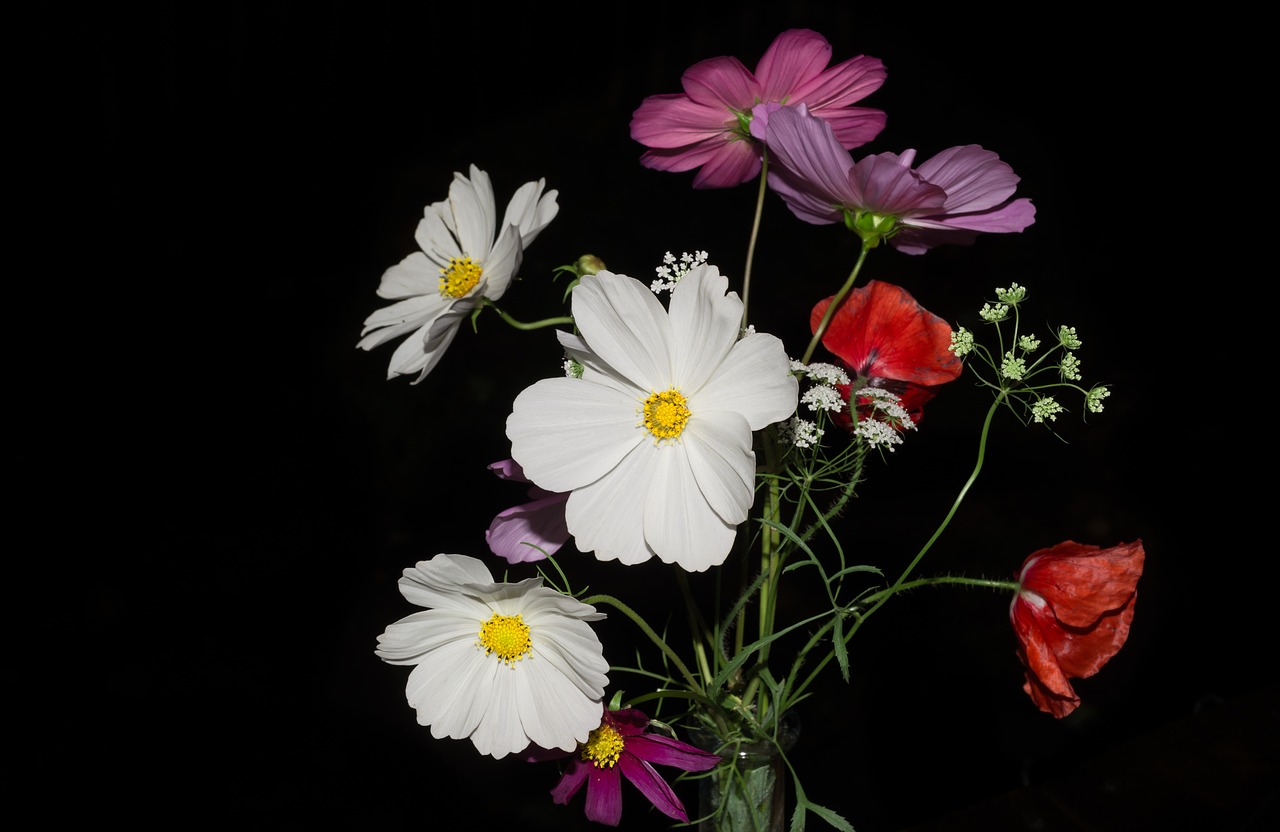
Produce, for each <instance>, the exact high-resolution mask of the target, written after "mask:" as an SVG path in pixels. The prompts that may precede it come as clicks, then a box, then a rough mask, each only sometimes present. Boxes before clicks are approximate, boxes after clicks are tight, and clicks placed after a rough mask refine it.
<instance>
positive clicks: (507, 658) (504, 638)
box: [480, 612, 533, 665]
mask: <svg viewBox="0 0 1280 832" xmlns="http://www.w3.org/2000/svg"><path fill="white" fill-rule="evenodd" d="M480 646H481V647H483V648H484V652H485V655H488V654H490V653H493V654H496V655H497V656H498V660H499V661H502V662H506V663H507V664H508V665H510V664H511V663H512V662H518V661H520V660H521V659H523V658H524V657H525V655H526V654H527V653H529V651H531V650H532V649H533V643H532V642H531V641H529V625H528V624H525V623H524V621H522V620H521V619H520V616H518V615H516V616H510V615H498V614H497V613H496V612H495V613H494V614H493V618H490V619H489V620H488V621H486V622H484V623H483V624H481V625H480Z"/></svg>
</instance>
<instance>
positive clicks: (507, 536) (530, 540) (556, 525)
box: [484, 494, 569, 563]
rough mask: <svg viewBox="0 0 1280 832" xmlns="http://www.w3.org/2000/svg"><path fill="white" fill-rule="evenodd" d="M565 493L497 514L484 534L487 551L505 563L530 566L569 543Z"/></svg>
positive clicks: (567, 497)
mask: <svg viewBox="0 0 1280 832" xmlns="http://www.w3.org/2000/svg"><path fill="white" fill-rule="evenodd" d="M568 500H569V495H568V494H551V495H550V496H547V497H543V498H541V499H537V500H533V501H532V502H528V503H524V504H522V505H518V506H512V507H511V508H509V509H506V510H505V511H502V512H499V513H498V516H496V517H494V518H493V522H492V523H490V524H489V528H488V530H487V531H485V533H484V539H485V542H487V543H488V544H489V549H490V550H491V551H492V552H493V553H494V554H495V555H497V556H498V557H500V558H506V560H507V562H508V563H532V562H534V561H539V560H544V559H545V558H546V557H547V556H548V555H554V554H555V553H556V552H557V551H559V549H560V547H561V546H563V545H564V544H565V542H566V541H568V540H569V529H568V527H567V526H566V525H565V519H564V511H565V503H567V502H568Z"/></svg>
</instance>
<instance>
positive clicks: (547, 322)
mask: <svg viewBox="0 0 1280 832" xmlns="http://www.w3.org/2000/svg"><path fill="white" fill-rule="evenodd" d="M480 303H481V306H482V307H484V306H487V307H489V308H490V309H492V310H493V311H494V312H497V313H498V317H500V318H502V320H504V321H506V322H507V323H509V324H511V326H513V327H515V328H516V329H524V330H531V329H544V328H546V327H549V326H562V325H569V324H572V323H573V318H569V317H559V318H543V319H542V320H540V321H533V322H531V323H525V322H524V321H517V320H516V319H515V318H513V317H511V316H510V315H508V314H507V313H506V312H504V311H502V310H501V309H499V308H498V306H497V305H496V304H495V303H494V302H493V301H491V300H489V299H488V298H484V299H483V300H481V302H480Z"/></svg>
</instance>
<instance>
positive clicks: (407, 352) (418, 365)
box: [388, 295, 477, 384]
mask: <svg viewBox="0 0 1280 832" xmlns="http://www.w3.org/2000/svg"><path fill="white" fill-rule="evenodd" d="M476 303H477V300H476V296H475V295H472V296H469V297H465V298H462V299H460V300H455V301H453V302H452V303H451V304H450V305H449V306H448V307H447V308H446V309H445V310H444V312H443V313H442V314H441V315H439V316H438V317H437V318H436V319H435V320H433V321H431V323H430V324H428V325H427V326H425V327H423V332H422V337H421V338H419V337H417V335H415V336H413V337H411V338H406V339H405V340H404V343H402V344H401V345H400V346H398V347H396V351H395V352H394V353H392V354H391V366H390V371H389V374H388V378H390V377H391V376H392V375H402V376H406V375H411V374H413V373H417V374H418V377H417V378H416V379H414V381H413V383H414V384H417V383H418V382H420V381H422V380H423V379H424V378H426V377H427V373H429V372H431V370H432V368H434V367H435V366H436V364H438V363H439V362H440V359H441V358H442V357H443V356H444V353H445V350H447V349H449V345H450V344H452V343H453V339H454V337H455V336H456V335H457V334H458V327H459V325H461V323H462V319H463V318H465V317H466V316H468V315H470V314H471V310H472V309H475V307H476Z"/></svg>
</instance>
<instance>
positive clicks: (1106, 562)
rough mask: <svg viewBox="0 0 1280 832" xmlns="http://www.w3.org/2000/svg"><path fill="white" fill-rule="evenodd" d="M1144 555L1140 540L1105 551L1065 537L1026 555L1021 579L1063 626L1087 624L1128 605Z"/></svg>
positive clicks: (1140, 570) (1079, 626) (1135, 588)
mask: <svg viewBox="0 0 1280 832" xmlns="http://www.w3.org/2000/svg"><path fill="white" fill-rule="evenodd" d="M1145 559H1146V552H1145V550H1144V549H1143V547H1142V541H1141V540H1137V541H1134V542H1133V543H1122V544H1120V545H1118V546H1112V547H1111V548H1108V549H1103V548H1101V547H1099V546H1090V545H1087V544H1082V543H1076V542H1074V541H1071V540H1067V541H1064V542H1062V543H1059V544H1058V545H1057V546H1053V547H1050V548H1048V549H1041V550H1040V551H1038V552H1035V553H1033V554H1032V555H1031V556H1030V557H1028V558H1027V560H1026V562H1025V563H1024V564H1023V567H1022V574H1021V577H1020V583H1021V584H1022V587H1023V588H1024V589H1028V590H1031V591H1032V592H1035V593H1036V594H1037V595H1039V596H1040V597H1042V598H1044V599H1045V600H1046V601H1048V602H1049V605H1050V606H1051V607H1052V608H1053V612H1054V615H1056V616H1057V617H1058V620H1059V621H1061V622H1062V623H1063V624H1065V625H1067V626H1068V627H1075V628H1088V627H1092V626H1093V625H1094V623H1095V622H1097V621H1098V620H1099V619H1101V618H1102V617H1103V616H1106V615H1108V614H1111V613H1114V612H1115V611H1117V610H1120V609H1122V608H1124V607H1126V606H1131V605H1132V601H1133V596H1134V594H1135V593H1136V592H1137V586H1138V579H1139V578H1140V577H1142V567H1143V563H1144V561H1145ZM1130 617H1132V612H1131V613H1130ZM1125 632H1126V633H1127V632H1128V628H1127V627H1125ZM1121 643H1123V638H1122V639H1121ZM1117 649H1119V648H1118V647H1117Z"/></svg>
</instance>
